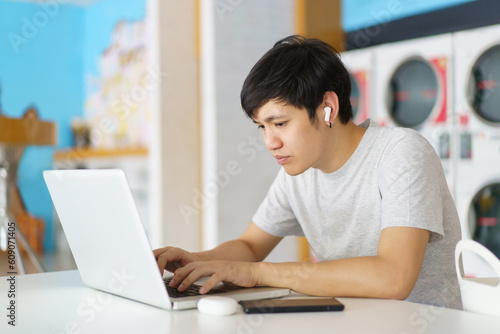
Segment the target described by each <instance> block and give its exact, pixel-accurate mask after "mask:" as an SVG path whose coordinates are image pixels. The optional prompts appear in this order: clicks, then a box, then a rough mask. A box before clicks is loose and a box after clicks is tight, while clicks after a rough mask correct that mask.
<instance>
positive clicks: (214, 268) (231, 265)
mask: <svg viewBox="0 0 500 334" xmlns="http://www.w3.org/2000/svg"><path fill="white" fill-rule="evenodd" d="M258 266H259V263H252V262H238V261H201V262H190V263H188V264H186V265H185V266H182V268H179V269H177V270H176V271H175V274H174V278H173V279H172V281H171V282H170V286H171V287H174V288H175V287H177V288H178V290H179V291H184V290H186V289H187V288H188V287H189V286H190V285H191V284H193V283H194V282H196V281H197V280H198V279H199V278H201V277H205V276H210V278H209V279H208V280H207V281H206V282H205V284H203V286H202V287H201V289H200V293H201V294H204V293H207V292H208V291H210V289H212V288H213V287H214V286H215V285H216V284H217V283H219V282H224V283H225V284H233V285H237V286H241V287H246V288H251V287H254V286H256V285H257V284H259V281H258V273H257V272H258Z"/></svg>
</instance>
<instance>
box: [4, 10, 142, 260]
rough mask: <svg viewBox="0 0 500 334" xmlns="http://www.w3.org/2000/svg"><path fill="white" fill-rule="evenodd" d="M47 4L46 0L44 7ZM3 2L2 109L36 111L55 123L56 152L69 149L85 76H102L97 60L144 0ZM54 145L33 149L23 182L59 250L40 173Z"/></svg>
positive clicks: (16, 113)
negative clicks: (32, 108)
mask: <svg viewBox="0 0 500 334" xmlns="http://www.w3.org/2000/svg"><path fill="white" fill-rule="evenodd" d="M47 3H49V2H47ZM50 3H55V5H50V6H48V7H43V6H44V5H43V4H42V5H40V4H33V3H24V2H13V1H5V0H0V108H1V110H2V112H3V113H4V114H5V115H7V116H10V117H21V116H22V114H23V113H24V111H25V110H26V109H27V108H28V107H29V106H31V105H34V106H36V107H37V109H38V111H39V116H40V118H41V119H44V120H49V121H54V122H57V126H58V139H59V143H58V145H57V148H68V147H70V146H72V144H73V140H72V136H71V129H70V122H71V119H72V118H73V117H75V116H82V115H83V110H84V102H85V76H86V75H87V74H89V73H92V74H93V75H95V76H97V75H98V60H99V56H100V54H101V53H102V51H104V50H105V49H106V48H107V45H108V44H109V42H110V40H111V39H110V38H111V32H112V30H113V28H114V26H115V24H116V23H117V22H118V21H120V20H137V19H142V18H144V13H145V6H146V0H134V1H131V0H129V1H122V0H101V1H100V2H97V3H95V4H93V5H91V6H88V7H77V6H72V5H59V4H58V3H57V2H50ZM55 149H56V148H54V147H29V148H28V149H27V150H26V151H25V154H24V156H23V158H22V160H21V165H20V167H19V174H18V184H19V188H20V190H21V195H22V197H23V200H24V202H25V204H26V207H27V209H28V211H30V212H31V213H32V214H34V215H35V216H37V217H41V218H43V219H44V221H45V223H46V238H45V245H44V246H45V250H47V251H50V250H53V249H54V246H55V244H54V242H55V241H54V229H53V224H52V222H53V206H52V201H51V199H50V196H49V193H48V190H47V188H46V186H45V183H44V181H43V177H42V172H43V170H46V169H52V168H53V153H54V150H55Z"/></svg>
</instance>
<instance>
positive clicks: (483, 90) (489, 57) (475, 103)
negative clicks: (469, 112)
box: [467, 45, 500, 126]
mask: <svg viewBox="0 0 500 334" xmlns="http://www.w3.org/2000/svg"><path fill="white" fill-rule="evenodd" d="M467 96H468V98H469V103H470V105H471V106H472V108H473V109H474V111H475V113H476V114H477V115H478V116H479V118H480V119H482V120H483V121H485V122H486V123H488V124H490V125H497V126H500V45H497V46H494V47H492V48H490V49H488V50H487V51H486V52H484V53H483V54H482V55H481V57H479V58H478V60H477V61H476V63H475V64H474V66H473V67H472V72H471V75H470V79H469V86H468V92H467Z"/></svg>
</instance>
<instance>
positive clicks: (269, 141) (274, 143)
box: [264, 131, 283, 151]
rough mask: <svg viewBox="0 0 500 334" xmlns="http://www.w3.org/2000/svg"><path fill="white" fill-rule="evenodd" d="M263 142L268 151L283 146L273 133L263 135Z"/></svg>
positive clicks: (268, 132)
mask: <svg viewBox="0 0 500 334" xmlns="http://www.w3.org/2000/svg"><path fill="white" fill-rule="evenodd" d="M264 142H265V143H266V148H267V149H268V150H269V151H273V150H277V149H279V148H281V147H282V146H283V142H282V141H281V139H280V137H279V136H277V135H276V134H275V133H274V132H273V131H266V133H265V134H264Z"/></svg>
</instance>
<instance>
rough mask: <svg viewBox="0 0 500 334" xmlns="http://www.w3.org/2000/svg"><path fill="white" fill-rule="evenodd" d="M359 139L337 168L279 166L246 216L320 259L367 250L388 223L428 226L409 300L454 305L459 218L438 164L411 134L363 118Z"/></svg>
mask: <svg viewBox="0 0 500 334" xmlns="http://www.w3.org/2000/svg"><path fill="white" fill-rule="evenodd" d="M361 126H363V127H365V128H367V130H366V132H365V134H364V136H363V139H362V140H361V142H360V143H359V145H358V148H357V149H356V151H355V152H354V154H353V155H352V156H351V157H350V159H349V160H348V161H347V162H346V163H345V164H344V166H342V167H341V168H340V169H339V170H337V171H335V172H333V173H328V174H325V173H323V172H321V171H320V170H318V169H314V168H310V169H308V170H307V171H305V172H304V173H302V174H300V175H297V176H290V175H288V174H286V173H285V171H284V170H283V169H282V170H281V171H280V172H279V174H278V176H277V177H276V179H275V181H274V183H273V184H272V186H271V188H270V190H269V192H268V194H267V196H266V198H265V199H264V201H263V202H262V204H261V205H260V207H259V209H258V210H257V213H256V214H255V216H254V217H253V221H254V223H255V224H257V226H259V227H260V228H261V229H263V230H264V231H266V232H268V233H270V234H272V235H275V236H287V235H298V236H305V237H306V238H307V240H308V242H309V244H310V245H311V248H312V250H313V251H314V253H315V255H316V256H317V257H318V259H319V260H320V261H326V260H334V259H342V258H350V257H358V256H374V255H376V254H377V245H378V241H379V237H380V232H381V231H382V230H383V229H384V228H386V227H390V226H409V227H417V228H422V229H426V230H429V231H430V238H429V244H428V246H427V250H426V253H425V257H424V261H423V264H422V269H421V271H420V275H419V277H418V280H417V282H416V284H415V287H414V288H413V291H412V292H411V294H410V296H409V297H408V298H407V300H408V301H412V302H417V303H424V304H431V305H438V306H445V307H451V308H461V307H462V306H461V299H460V290H459V286H458V281H457V277H456V272H455V265H454V250H455V245H456V244H457V242H458V241H459V240H460V237H461V233H460V223H459V218H458V215H457V211H456V208H455V205H454V202H453V199H452V197H451V195H450V192H449V190H448V186H447V182H446V178H445V176H444V172H443V168H442V166H441V163H440V161H439V158H438V157H437V155H436V152H435V151H434V149H433V147H432V146H431V145H430V144H429V143H428V142H427V140H425V138H423V137H422V136H421V135H420V134H419V133H418V132H416V131H414V130H411V129H406V128H390V127H380V126H378V125H377V124H376V123H375V122H373V121H371V120H367V121H365V122H363V123H362V124H361Z"/></svg>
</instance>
